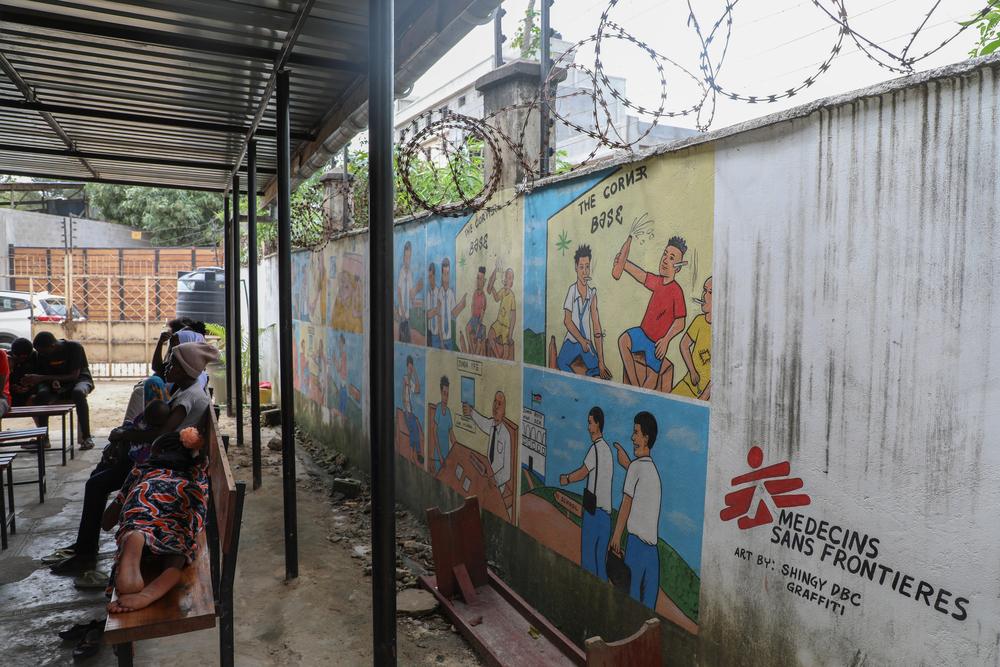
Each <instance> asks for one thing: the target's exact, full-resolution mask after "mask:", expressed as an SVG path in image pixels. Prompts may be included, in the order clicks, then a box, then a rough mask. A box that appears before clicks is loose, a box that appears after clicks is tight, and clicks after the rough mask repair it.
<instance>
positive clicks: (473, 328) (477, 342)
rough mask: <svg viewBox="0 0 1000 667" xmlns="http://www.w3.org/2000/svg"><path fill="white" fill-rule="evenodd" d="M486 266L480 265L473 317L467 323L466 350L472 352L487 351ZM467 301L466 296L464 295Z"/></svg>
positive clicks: (474, 294) (482, 352)
mask: <svg viewBox="0 0 1000 667" xmlns="http://www.w3.org/2000/svg"><path fill="white" fill-rule="evenodd" d="M485 285H486V267H485V266H480V267H479V272H478V273H477V274H476V290H475V291H474V292H473V293H472V317H470V318H469V323H468V324H466V325H465V335H466V340H467V342H466V344H465V345H464V346H463V348H464V351H466V352H469V353H470V354H480V355H482V354H485V353H486V325H485V324H484V323H483V316H484V315H486V291H485V290H484V289H483V288H484V287H485ZM462 302H463V303H464V302H465V297H462Z"/></svg>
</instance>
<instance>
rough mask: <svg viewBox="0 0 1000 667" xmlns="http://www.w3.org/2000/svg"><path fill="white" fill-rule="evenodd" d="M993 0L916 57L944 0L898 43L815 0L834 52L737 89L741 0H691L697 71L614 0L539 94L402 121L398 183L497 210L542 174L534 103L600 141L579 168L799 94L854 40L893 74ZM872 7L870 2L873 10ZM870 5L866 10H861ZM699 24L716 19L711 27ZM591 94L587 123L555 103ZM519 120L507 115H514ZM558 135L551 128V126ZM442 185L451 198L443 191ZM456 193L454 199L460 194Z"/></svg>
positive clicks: (446, 203) (430, 201) (462, 206)
mask: <svg viewBox="0 0 1000 667" xmlns="http://www.w3.org/2000/svg"><path fill="white" fill-rule="evenodd" d="M994 2H995V0H987V4H986V6H985V7H983V8H982V9H981V10H980V11H979V12H978V13H977V14H976V15H974V16H973V17H972V20H970V21H964V22H961V23H958V24H957V26H956V28H955V30H954V31H953V32H951V33H950V34H949V35H948V36H947V37H946V38H945V39H944V40H942V41H941V42H940V43H938V44H936V45H934V46H933V47H931V48H928V49H926V50H925V51H923V52H921V53H919V55H914V49H915V47H916V44H917V43H918V41H919V37H920V35H921V34H922V33H923V31H924V30H925V29H926V28H927V26H928V23H929V22H930V19H931V18H932V16H933V15H934V13H935V12H936V11H937V10H938V9H939V8H940V6H941V4H942V3H941V0H935V1H934V2H933V3H932V4H931V6H930V9H929V10H928V11H927V13H926V14H925V15H923V20H922V21H921V22H920V23H919V24H918V25H917V27H916V28H915V29H914V31H913V32H912V33H910V35H909V39H908V40H907V41H906V43H905V45H904V46H903V48H902V49H901V50H898V51H894V50H891V49H889V48H887V47H886V46H884V45H882V44H880V43H879V42H878V41H877V40H876V39H874V38H872V37H869V36H867V35H865V34H864V33H862V32H860V31H859V30H857V29H856V28H855V27H853V25H852V23H851V14H850V12H849V11H848V9H847V4H846V3H847V0H811V4H812V5H813V6H814V7H815V8H816V9H817V10H819V12H820V15H821V16H824V17H826V19H828V20H829V21H831V22H832V24H833V25H834V26H835V27H836V28H837V32H836V35H835V36H834V38H833V40H832V42H831V44H830V46H829V47H828V51H827V54H826V56H825V57H824V58H823V60H821V61H820V63H819V65H818V66H817V67H816V68H815V69H814V70H811V71H810V72H809V73H808V75H807V76H804V77H803V78H802V79H801V80H799V81H798V82H797V83H795V84H794V85H791V86H789V87H786V88H784V89H781V90H773V91H764V92H747V91H740V90H738V89H737V88H736V87H735V86H733V85H727V84H724V83H723V76H722V74H723V70H724V66H725V63H726V59H727V56H729V55H730V46H731V43H732V39H733V34H734V30H735V28H736V25H737V24H736V21H735V19H734V16H735V13H736V9H737V7H739V6H740V5H741V4H742V3H741V0H729V1H728V2H727V4H726V5H725V6H724V8H723V9H722V11H721V14H720V15H719V16H718V17H717V18H716V19H715V20H713V21H711V22H710V23H706V22H703V21H702V20H700V19H699V15H698V12H696V11H695V9H694V6H693V4H692V0H687V15H688V17H687V27H688V28H689V29H690V30H691V31H692V32H693V33H694V36H695V37H696V39H697V43H698V45H699V52H698V53H697V54H696V55H697V62H698V71H697V72H693V71H691V70H690V69H688V68H685V67H684V66H683V65H681V59H680V58H678V57H671V56H668V55H666V54H664V53H661V52H659V51H657V50H656V49H654V48H653V47H652V46H651V45H649V44H648V43H646V42H645V41H643V40H641V39H639V38H638V37H636V36H635V35H634V34H632V33H631V32H630V31H629V30H627V29H626V28H625V27H624V26H622V25H620V24H619V23H618V22H616V21H615V20H614V16H613V15H614V11H615V9H616V8H617V7H618V5H619V4H620V0H609V2H608V4H607V6H606V7H605V9H604V10H603V12H602V13H601V16H600V19H599V21H598V24H597V28H596V30H595V32H594V33H593V34H591V35H588V36H586V37H584V38H583V39H580V40H579V41H577V42H575V43H573V44H572V45H571V46H570V47H569V48H568V49H567V50H566V51H565V52H564V53H562V54H561V55H560V56H559V57H558V58H557V59H556V60H555V61H554V62H553V66H552V69H551V70H550V71H549V72H548V73H547V75H546V76H545V79H544V81H543V82H542V85H541V86H540V88H539V91H538V93H537V94H536V95H535V97H534V98H533V99H530V100H529V101H527V102H525V103H521V104H515V105H510V106H505V107H502V108H500V109H498V110H496V111H494V112H492V113H490V114H488V115H486V116H485V117H483V118H476V117H472V116H468V115H465V114H460V113H456V112H454V111H449V110H444V111H441V110H430V111H426V112H424V113H422V114H420V115H419V116H417V117H416V118H414V119H413V123H412V125H413V126H414V127H418V128H419V127H420V125H423V127H422V128H420V129H417V130H408V129H404V130H403V131H402V132H401V137H400V144H401V149H400V158H399V163H398V168H399V169H400V171H401V183H402V185H403V187H404V188H405V189H406V191H407V195H408V196H409V197H410V199H411V200H412V201H414V202H416V203H417V204H418V205H419V206H421V207H422V208H424V209H425V210H426V211H428V212H430V213H433V214H436V215H441V216H449V217H455V216H464V215H469V214H471V213H474V212H496V211H499V210H501V209H503V208H505V207H508V206H510V205H511V204H513V203H514V202H515V201H517V199H518V197H520V196H521V195H522V194H524V193H526V192H530V191H531V190H532V189H534V187H535V184H536V182H537V181H538V180H539V179H540V178H542V176H543V174H542V173H541V172H540V159H539V156H538V155H528V154H526V153H525V145H526V144H530V143H531V142H527V141H525V140H526V138H527V137H528V131H529V129H534V128H535V125H533V123H532V121H533V119H535V120H534V122H535V123H537V118H538V113H537V112H538V111H539V110H541V109H542V108H543V107H544V108H545V109H547V110H548V112H549V114H550V115H551V118H552V122H553V123H554V124H555V123H561V124H562V125H564V126H566V127H568V128H570V129H571V130H573V131H574V132H576V133H578V134H582V135H585V136H587V137H590V138H591V139H593V140H594V148H593V150H591V151H590V153H589V154H588V155H587V156H586V157H585V158H584V159H583V160H581V161H580V162H578V163H577V164H574V165H569V166H567V167H566V168H565V169H564V170H563V173H568V172H573V171H577V170H579V169H582V168H585V167H586V166H588V165H589V164H591V163H592V162H593V160H594V159H595V158H596V157H597V155H598V153H599V152H601V151H602V150H609V149H610V150H612V151H624V152H625V153H635V152H636V149H637V148H638V146H639V145H640V144H641V142H643V141H644V140H645V139H646V138H647V137H649V136H651V135H652V134H653V133H654V132H655V129H656V127H657V125H658V124H660V123H662V122H663V121H665V120H667V119H673V118H679V117H693V118H694V124H695V127H696V128H697V129H698V130H699V131H702V132H704V131H707V130H709V129H710V128H711V126H712V124H713V121H714V119H715V114H716V108H717V105H718V101H719V98H720V97H721V98H724V99H727V100H731V101H736V102H743V103H746V104H771V103H775V102H778V101H781V100H787V99H790V98H792V97H795V96H796V95H798V94H800V93H801V92H802V91H803V90H805V89H807V88H810V87H811V86H813V85H815V84H816V82H817V80H818V79H820V78H821V77H822V76H823V75H825V74H826V73H828V72H829V71H830V69H831V67H832V65H833V63H834V61H835V60H836V58H837V57H838V56H839V55H840V54H841V53H842V51H843V47H844V43H845V41H846V40H848V39H850V40H851V41H852V42H853V43H854V44H855V45H856V46H857V48H858V50H860V51H861V52H862V53H863V54H864V55H865V56H866V57H867V58H868V59H869V60H871V61H872V62H874V63H875V64H876V65H878V66H879V67H881V68H883V69H886V70H888V71H890V72H892V73H894V74H911V73H913V72H914V71H915V70H914V67H915V65H917V64H918V63H920V62H922V61H923V60H926V59H927V58H929V57H931V56H933V55H934V54H936V53H938V52H939V51H940V50H941V49H943V48H945V47H946V46H947V45H948V44H950V43H951V42H952V41H954V40H955V39H956V38H957V37H958V36H959V35H961V34H962V33H963V32H964V31H965V30H967V29H968V28H969V27H970V26H971V25H972V24H973V23H974V22H975V21H976V20H977V19H980V18H983V17H985V16H986V15H987V14H988V13H989V12H990V10H991V9H992V8H993V4H994ZM867 11H871V10H867ZM864 13H866V12H861V13H859V15H860V14H864ZM703 26H710V27H708V29H707V30H706V29H705V27H703ZM612 42H620V43H623V44H626V45H631V46H632V47H634V48H636V49H638V51H639V52H640V53H641V54H642V58H644V59H648V60H649V61H650V62H651V63H652V64H653V66H654V67H655V70H656V73H655V75H654V76H655V77H656V79H657V81H656V86H657V87H658V89H659V93H658V100H657V101H656V102H655V107H654V108H650V106H647V105H643V104H639V103H637V102H635V101H633V100H631V99H630V98H629V97H628V96H627V95H625V93H624V92H623V91H621V90H618V89H617V88H616V86H615V84H614V82H613V81H612V80H611V77H610V76H609V75H608V74H607V72H606V70H605V64H604V61H603V60H602V53H603V50H604V47H605V45H607V44H610V43H612ZM586 48H592V49H593V52H594V58H593V62H591V63H587V64H584V63H582V62H578V61H577V57H578V56H579V55H580V53H581V51H582V50H584V49H586ZM569 70H576V71H578V72H580V74H581V76H582V77H583V79H584V80H585V81H589V82H590V87H589V88H586V89H576V90H570V91H568V92H565V91H560V89H559V86H558V83H559V81H560V80H561V79H562V78H563V77H564V76H565V75H566V72H567V71H569ZM674 77H678V78H680V79H682V80H686V81H688V82H689V84H690V83H693V84H694V88H693V89H694V90H697V91H698V92H697V93H696V96H695V97H693V98H690V97H689V99H687V101H683V100H681V101H679V102H676V103H674V102H672V99H671V98H672V95H671V94H672V92H673V91H674V90H675V89H678V88H680V86H679V85H673V81H674ZM577 96H584V97H589V98H590V101H591V103H592V107H593V108H592V113H591V114H589V116H590V117H591V119H592V124H591V125H586V124H583V123H581V122H577V121H575V120H573V118H572V117H571V114H569V113H565V112H563V111H561V108H560V104H559V102H560V101H562V100H565V99H566V98H569V97H577ZM613 103H614V104H619V105H621V106H622V107H624V108H625V109H629V110H631V111H633V112H635V113H637V114H639V115H640V116H641V117H643V118H644V119H646V118H648V119H649V122H648V127H647V128H645V129H644V130H642V131H640V132H639V133H638V134H637V136H635V137H629V136H628V134H627V132H624V133H623V132H622V131H621V129H620V128H618V127H617V126H616V125H615V116H614V114H613V113H612V110H611V106H612V104H613ZM512 118H513V119H516V120H513V121H512V120H511V119H512ZM551 135H552V136H555V133H551ZM470 140H471V141H475V142H477V143H479V144H480V145H481V146H482V147H483V149H484V150H485V151H486V152H487V153H488V154H489V155H490V156H491V157H490V158H489V159H488V160H487V163H488V173H484V174H483V178H482V180H481V184H480V185H479V187H478V189H476V190H475V191H471V192H470V191H467V187H466V186H467V184H462V183H459V182H458V181H459V179H458V174H459V172H460V171H461V169H459V168H458V167H456V164H457V163H458V162H460V161H462V160H469V159H470V156H469V154H468V150H467V149H468V146H469V143H470ZM428 164H431V165H438V166H444V167H445V169H444V170H443V171H444V172H445V173H446V174H450V177H451V178H452V179H454V183H453V184H452V185H453V186H454V187H445V186H444V185H442V187H438V188H432V189H431V194H434V193H438V194H439V195H440V197H437V198H435V197H431V196H429V195H428V193H427V192H420V191H418V188H417V187H416V186H415V183H414V180H415V179H414V176H415V174H417V173H418V172H419V170H421V169H426V168H427V165H428ZM505 169H512V170H513V171H514V172H515V173H518V174H519V179H518V180H517V181H516V182H515V183H514V186H513V187H512V188H510V189H508V190H506V191H504V190H501V182H502V178H501V175H502V174H503V173H504V171H505ZM445 193H447V195H448V196H449V197H450V198H445V196H444V195H445ZM456 196H457V198H456Z"/></svg>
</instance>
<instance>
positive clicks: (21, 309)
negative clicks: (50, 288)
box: [0, 291, 87, 350]
mask: <svg viewBox="0 0 1000 667" xmlns="http://www.w3.org/2000/svg"><path fill="white" fill-rule="evenodd" d="M32 319H34V320H35V321H36V322H55V323H61V322H65V321H66V299H65V298H64V297H61V296H56V295H53V294H49V293H48V292H35V293H34V294H31V293H29V292H13V291H0V348H3V349H5V350H6V349H10V344H11V343H13V342H14V339H15V338H29V339H30V338H31V320H32ZM86 319H87V318H86V317H84V316H83V313H81V312H80V311H79V310H77V308H76V306H73V321H74V322H83V321H86Z"/></svg>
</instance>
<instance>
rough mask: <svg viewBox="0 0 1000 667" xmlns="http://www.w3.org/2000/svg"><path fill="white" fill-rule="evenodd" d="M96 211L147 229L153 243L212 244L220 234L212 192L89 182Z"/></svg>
mask: <svg viewBox="0 0 1000 667" xmlns="http://www.w3.org/2000/svg"><path fill="white" fill-rule="evenodd" d="M87 197H88V198H89V199H90V204H91V206H92V207H93V208H94V209H96V210H97V213H96V215H98V216H99V217H101V218H103V219H105V220H108V221H110V222H117V223H119V224H123V225H128V226H129V227H132V228H134V229H140V230H142V231H143V232H145V233H146V238H148V239H149V241H150V243H152V244H153V245H154V246H214V245H217V244H218V243H219V240H220V239H221V238H222V227H223V225H222V216H221V214H220V213H219V211H220V208H221V203H222V198H221V197H220V195H218V194H214V193H211V192H197V191H192V190H172V189H167V188H147V187H138V186H121V185H109V184H104V183H92V184H88V185H87Z"/></svg>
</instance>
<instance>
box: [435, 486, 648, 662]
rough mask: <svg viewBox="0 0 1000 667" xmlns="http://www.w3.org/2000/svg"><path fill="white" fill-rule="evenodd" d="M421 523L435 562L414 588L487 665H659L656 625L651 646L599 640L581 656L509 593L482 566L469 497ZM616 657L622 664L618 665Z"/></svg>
mask: <svg viewBox="0 0 1000 667" xmlns="http://www.w3.org/2000/svg"><path fill="white" fill-rule="evenodd" d="M427 523H428V526H429V528H430V533H431V549H432V551H433V554H434V575H433V576H424V577H420V583H421V584H422V585H423V586H424V587H425V588H426V589H428V590H429V591H430V592H431V593H432V594H433V595H434V597H436V598H437V600H438V602H439V603H440V604H441V607H442V608H443V609H444V611H445V613H446V614H447V615H448V617H449V618H450V619H451V621H452V623H454V625H455V627H456V628H457V629H458V631H459V632H461V633H462V635H463V636H464V637H465V638H466V639H467V640H468V641H469V643H470V644H472V645H473V646H474V647H475V648H476V650H477V651H478V652H479V654H480V656H481V657H482V658H483V659H484V660H485V661H486V663H487V664H488V665H491V666H493V667H504V666H505V665H517V666H518V667H532V666H534V665H538V666H539V667H541V666H545V667H548V666H550V665H551V666H559V665H567V666H570V665H579V666H593V665H601V666H603V667H639V666H640V665H641V666H645V665H656V664H659V661H660V635H659V621H658V620H657V621H655V623H656V629H655V631H654V633H655V642H654V638H653V637H652V634H653V633H650V631H649V630H648V629H646V628H643V630H642V631H640V632H639V633H638V634H636V635H634V636H633V637H630V638H628V639H626V640H623V641H621V642H617V643H615V644H605V643H604V640H602V639H600V638H599V637H598V638H595V639H591V640H588V650H587V652H586V653H584V651H582V650H580V648H579V647H578V646H577V645H576V644H574V643H573V642H572V641H570V639H569V638H568V637H566V635H564V634H563V633H561V632H560V631H559V630H558V629H556V627H555V626H553V625H552V624H551V623H550V622H549V621H548V620H547V619H546V618H545V617H544V616H542V615H541V614H540V613H538V612H537V611H536V610H535V609H534V608H533V607H532V606H531V605H529V604H528V603H527V602H526V601H525V600H524V599H523V598H522V597H521V596H519V595H518V594H517V593H515V592H514V591H513V590H511V588H510V587H509V586H507V584H505V583H504V582H503V581H502V580H501V579H500V578H499V577H498V576H497V575H496V574H495V573H494V572H493V571H492V570H490V569H489V567H487V565H486V550H485V546H484V541H483V524H482V517H481V516H480V514H479V500H478V499H477V498H476V497H475V496H469V497H467V498H466V499H465V503H464V504H463V505H462V506H461V507H459V508H458V509H456V510H454V511H451V512H446V513H443V512H441V511H439V510H438V509H437V508H436V507H434V508H431V509H429V510H427ZM591 642H592V643H593V649H591V648H590V644H591ZM591 656H593V657H591ZM609 656H610V657H609ZM619 656H621V657H622V659H624V658H627V660H625V661H624V662H623V661H620V660H619V661H617V662H616V661H615V660H618V659H619V658H618V657H619ZM636 656H639V657H636ZM592 660H593V661H592ZM601 660H603V662H600V661H601ZM608 660H611V662H608Z"/></svg>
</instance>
